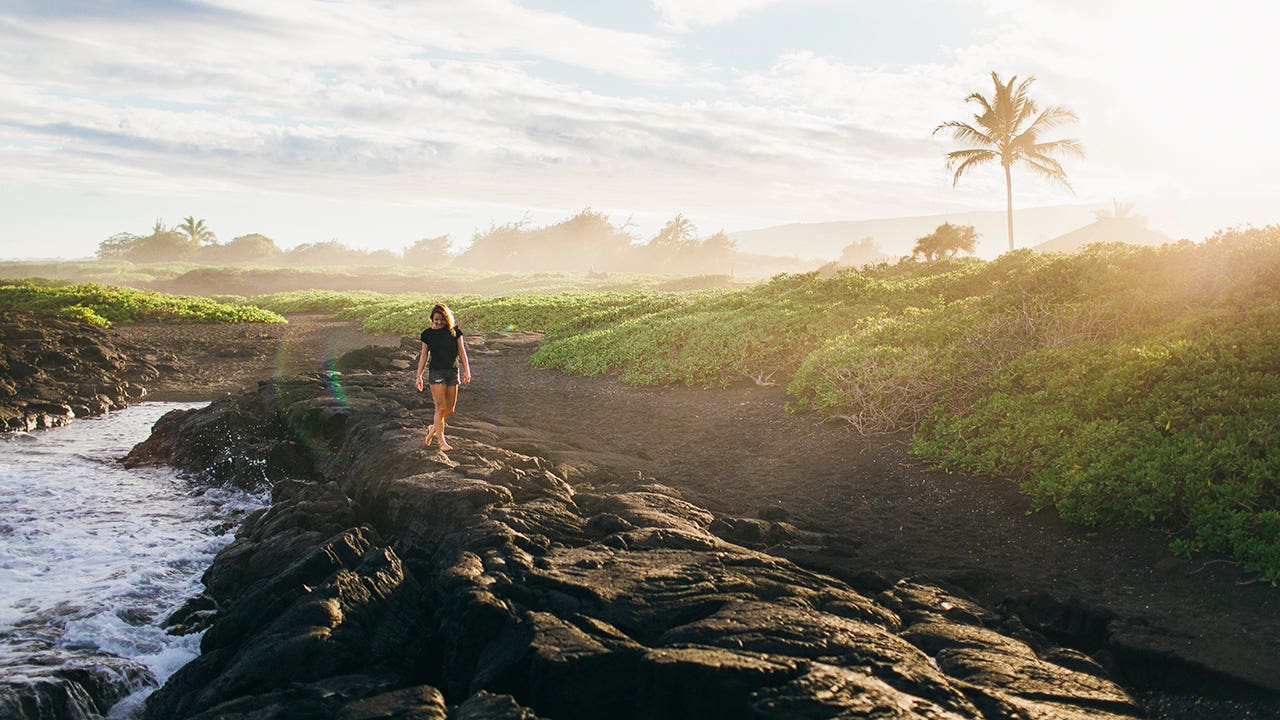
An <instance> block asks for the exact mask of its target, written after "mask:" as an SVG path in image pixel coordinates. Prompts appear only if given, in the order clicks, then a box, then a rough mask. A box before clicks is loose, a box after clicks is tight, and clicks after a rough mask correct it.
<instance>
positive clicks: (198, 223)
mask: <svg viewBox="0 0 1280 720" xmlns="http://www.w3.org/2000/svg"><path fill="white" fill-rule="evenodd" d="M174 229H175V230H177V231H178V232H180V233H182V234H183V235H186V236H187V239H188V240H189V241H190V242H191V245H192V246H193V247H199V246H201V245H203V244H205V243H216V242H218V237H217V236H216V235H214V234H213V231H212V230H210V229H209V228H208V226H206V225H205V224H204V219H203V218H201V219H200V220H196V219H195V216H194V215H193V216H190V217H187V218H184V219H183V221H182V224H181V225H179V226H178V227H176V228H174Z"/></svg>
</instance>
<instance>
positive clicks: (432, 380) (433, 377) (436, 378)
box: [427, 368, 458, 385]
mask: <svg viewBox="0 0 1280 720" xmlns="http://www.w3.org/2000/svg"><path fill="white" fill-rule="evenodd" d="M427 384H428V385H457V384H458V369H457V368H448V369H446V370H437V369H436V368H427Z"/></svg>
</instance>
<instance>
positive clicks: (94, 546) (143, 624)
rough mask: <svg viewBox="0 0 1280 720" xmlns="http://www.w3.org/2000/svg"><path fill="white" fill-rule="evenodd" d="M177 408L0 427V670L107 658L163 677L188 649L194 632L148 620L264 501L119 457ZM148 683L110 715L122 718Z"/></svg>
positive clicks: (178, 599)
mask: <svg viewBox="0 0 1280 720" xmlns="http://www.w3.org/2000/svg"><path fill="white" fill-rule="evenodd" d="M190 407H197V406H195V405H191V404H176V403H143V404H139V405H134V406H133V407H130V408H128V409H126V410H123V411H120V412H115V413H110V414H108V415H106V416H103V417H98V418H85V419H77V420H76V421H75V422H73V423H71V424H70V425H69V426H67V427H62V428H56V429H53V430H47V431H41V432H37V433H33V434H18V435H9V436H3V437H0V674H2V675H3V676H5V677H6V678H8V679H10V680H15V679H22V678H28V679H37V678H39V677H41V676H44V677H47V676H48V674H49V673H50V672H52V671H53V670H56V669H57V668H58V667H59V666H62V667H65V666H68V665H74V666H84V665H86V664H92V663H93V662H94V658H110V657H112V656H114V657H120V658H125V659H128V660H131V661H133V662H136V663H139V664H141V665H143V666H145V667H146V668H147V669H148V670H149V671H150V673H151V675H153V676H154V677H155V679H156V681H158V682H164V680H165V679H166V678H168V677H169V676H170V675H172V674H173V673H174V672H175V671H176V670H177V669H178V668H180V667H181V666H182V665H183V664H185V663H186V662H188V661H190V660H191V659H192V658H194V657H195V656H196V654H197V652H198V647H199V637H198V636H195V635H188V636H186V637H174V636H171V635H167V634H166V633H165V632H164V630H163V628H161V627H160V624H161V623H162V622H163V621H164V620H165V619H166V618H167V617H168V616H169V615H170V614H171V613H172V612H173V611H175V610H176V609H178V607H180V606H181V605H182V603H183V602H184V601H186V599H187V598H189V597H191V596H192V595H195V594H196V593H198V592H199V591H200V575H201V574H202V573H203V571H204V569H205V568H206V567H208V565H209V563H210V561H211V560H212V559H213V555H214V554H215V553H216V552H217V551H218V550H219V549H220V548H221V547H223V546H224V545H225V544H227V543H228V542H230V540H231V538H232V535H231V533H232V531H233V529H234V527H235V525H236V524H237V523H236V522H234V521H235V520H236V519H237V518H239V517H241V516H242V515H243V514H244V513H246V512H248V511H249V510H252V509H254V508H257V507H260V506H261V505H262V503H263V501H264V499H263V498H261V497H254V496H251V495H248V494H246V493H243V492H241V491H237V490H223V489H212V490H201V489H198V488H197V487H195V486H193V485H192V484H191V483H189V482H188V481H186V480H184V479H183V478H181V477H178V476H177V475H176V474H175V473H174V472H173V471H171V470H169V469H168V468H141V469H134V470H128V469H125V468H124V467H123V466H121V465H120V464H119V463H118V459H119V458H120V457H121V456H123V455H124V454H125V453H127V452H128V451H129V449H130V448H132V447H133V445H134V444H136V443H137V442H139V441H141V440H143V439H145V438H146V436H147V435H148V434H149V433H150V428H151V426H152V424H154V423H155V421H156V420H157V419H158V418H159V417H160V416H161V415H163V414H164V413H165V412H168V411H170V410H174V409H180V408H190ZM51 658H52V659H53V660H54V661H56V662H55V664H53V665H51V664H50V659H51ZM150 689H151V688H146V689H144V690H142V692H140V693H137V694H135V696H133V697H130V698H129V699H128V700H126V701H123V702H121V703H120V704H119V705H117V706H116V708H114V709H113V710H112V712H111V715H110V717H127V715H128V714H129V713H130V712H132V711H133V710H134V709H136V708H137V707H139V706H140V703H141V700H142V697H143V696H144V695H145V694H146V693H147V692H149V691H150Z"/></svg>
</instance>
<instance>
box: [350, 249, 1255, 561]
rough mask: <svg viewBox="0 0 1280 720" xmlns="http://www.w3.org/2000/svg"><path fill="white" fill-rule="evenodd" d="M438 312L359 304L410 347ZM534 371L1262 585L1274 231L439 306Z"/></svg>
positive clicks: (407, 304)
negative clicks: (607, 382)
mask: <svg viewBox="0 0 1280 720" xmlns="http://www.w3.org/2000/svg"><path fill="white" fill-rule="evenodd" d="M435 300H436V298H431V299H426V298H424V299H420V300H416V301H404V300H401V301H398V302H397V301H387V302H383V303H378V302H368V303H364V304H362V305H359V306H358V307H356V309H354V310H350V309H349V310H344V311H343V312H351V313H354V314H355V316H359V317H362V318H364V319H365V322H366V328H367V329H369V330H373V331H376V332H385V333H393V334H416V333H417V331H418V330H420V329H421V327H423V326H424V323H425V319H426V316H427V312H428V311H429V308H430V304H431V303H432V302H434V301H435ZM446 300H448V301H449V302H450V303H451V304H452V305H453V306H454V308H455V309H456V310H457V311H458V313H459V315H460V316H461V317H462V318H463V319H464V320H465V323H466V325H465V326H466V327H471V328H474V329H476V330H498V329H508V328H512V329H536V330H543V331H545V332H546V337H545V340H544V342H543V343H542V345H541V347H540V349H539V350H538V351H537V352H536V353H535V354H534V356H533V362H534V364H536V365H539V366H542V367H553V368H560V369H563V370H566V371H569V372H577V373H584V374H592V375H596V374H615V375H617V376H618V377H619V378H620V379H621V380H622V381H624V382H629V383H637V384H648V383H688V384H694V385H723V384H727V383H732V382H741V381H755V382H761V383H780V384H786V385H787V388H788V393H789V397H790V403H791V407H792V408H793V409H796V410H812V411H816V412H819V413H824V414H826V415H829V416H832V417H840V418H844V419H845V420H847V421H849V422H851V423H853V424H855V425H856V426H858V427H859V428H860V429H861V430H863V431H866V432H908V433H910V434H911V436H912V448H913V452H915V453H917V454H918V455H920V456H922V457H924V458H927V459H929V460H931V461H932V462H934V463H936V464H938V465H940V466H942V467H946V468H956V469H962V470H965V471H968V472H979V473H993V474H998V475H1002V476H1006V477H1010V478H1012V479H1013V480H1015V481H1017V482H1019V483H1020V484H1021V486H1022V488H1023V489H1024V490H1025V491H1026V492H1028V493H1030V494H1031V495H1032V497H1033V498H1034V499H1035V502H1036V504H1037V506H1039V507H1042V508H1050V507H1051V508H1054V509H1056V510H1057V511H1058V512H1059V513H1060V514H1061V515H1062V516H1063V517H1064V518H1066V519H1068V520H1072V521H1076V522H1081V523H1086V524H1094V525H1097V524H1117V523H1122V524H1128V525H1134V526H1155V527H1160V528H1164V529H1167V530H1168V531H1169V532H1170V533H1172V536H1173V538H1174V540H1173V546H1174V549H1175V550H1177V551H1178V552H1181V553H1191V552H1195V551H1200V550H1213V551H1219V552H1223V553H1227V554H1229V555H1231V556H1233V557H1235V558H1236V559H1237V560H1238V561H1239V562H1240V563H1241V564H1242V565H1243V566H1244V567H1245V568H1247V569H1249V570H1251V571H1254V572H1256V573H1258V575H1259V577H1260V578H1261V579H1262V580H1264V581H1266V582H1270V583H1273V584H1274V583H1276V582H1277V581H1280V453H1278V452H1277V450H1278V449H1280V227H1269V228H1262V229H1248V230H1238V231H1228V232H1223V233H1219V234H1217V235H1215V236H1213V237H1211V238H1209V239H1207V240H1206V241H1205V242H1203V243H1190V242H1183V243H1180V244H1177V245H1167V246H1164V247H1162V248H1142V247H1133V246H1124V245H1109V246H1097V247H1094V248H1091V249H1089V250H1088V251H1086V252H1084V253H1081V254H1078V255H1057V254H1037V253H1033V252H1030V251H1025V250H1024V251H1018V252H1013V253H1008V254H1006V255H1003V256H1001V257H1000V258H998V259H996V260H994V261H990V262H984V261H981V260H977V259H973V258H956V259H951V258H948V259H942V260H938V261H935V262H928V263H921V262H909V261H908V262H901V263H898V264H894V265H880V266H877V267H873V268H869V269H864V270H861V271H854V270H849V271H840V272H835V273H818V272H814V273H806V274H801V275H783V276H779V277H776V278H774V279H773V280H771V281H769V282H765V283H760V284H758V285H754V286H751V287H748V288H745V289H740V290H711V291H699V292H670V293H662V292H651V291H646V292H640V291H636V292H622V293H562V294H557V295H549V296H512V297H500V298H479V297H474V296H459V297H454V298H446Z"/></svg>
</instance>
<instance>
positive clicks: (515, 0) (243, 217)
mask: <svg viewBox="0 0 1280 720" xmlns="http://www.w3.org/2000/svg"><path fill="white" fill-rule="evenodd" d="M1277 26H1280V6H1277V5H1274V4H1272V3H1269V2H1263V1H1261V0H1256V1H1255V0H1222V1H1221V2H1217V3H1205V2H1184V1H1182V0H1162V1H1159V2H1157V1H1154V0H1151V1H1148V0H1110V1H1106V2H1104V1H1103V0H1028V1H1026V2H1019V1H1017V0H930V1H929V2H925V1H924V0H897V1H896V2H893V3H886V2H872V1H871V0H866V1H863V0H808V1H804V0H606V1H602V2H597V3H584V2H581V1H580V0H401V1H398V2H386V1H385V0H384V1H382V2H374V1H366V0H323V1H310V0H270V2H263V0H173V1H171V2H165V1H162V0H0V257H7V258H35V257H46V258H53V257H61V258H76V257H87V256H91V255H92V254H93V253H94V251H95V250H96V249H97V246H98V243H100V242H101V241H102V240H104V239H106V238H107V237H109V236H111V235H113V234H115V233H119V232H134V233H139V234H146V233H147V232H149V231H150V229H151V227H152V225H153V224H154V223H155V221H156V220H157V219H162V220H163V221H164V222H165V223H166V224H169V225H176V224H177V223H178V222H180V221H181V220H182V219H183V218H185V217H187V216H193V217H195V218H199V219H204V220H205V221H206V224H207V225H208V226H209V227H210V228H211V229H213V230H214V232H216V233H217V235H218V237H219V238H220V239H221V240H223V241H227V240H230V239H232V238H234V237H237V236H239V235H245V234H249V233H262V234H265V235H267V236H268V237H271V238H273V239H274V240H275V241H276V242H277V243H278V244H279V245H280V246H281V247H285V248H288V247H293V246H296V245H299V244H302V243H311V242H323V241H329V240H338V241H340V242H343V243H345V244H347V245H349V246H352V247H358V248H365V249H384V248H385V249H393V250H398V249H402V248H404V247H406V246H408V245H411V244H412V243H413V242H414V241H416V240H418V239H420V238H424V237H432V236H437V235H442V234H448V235H449V236H450V237H451V238H452V239H453V241H454V243H455V247H457V248H461V247H463V246H465V245H466V243H468V242H470V239H471V238H472V236H473V235H474V234H476V233H478V232H484V231H485V230H487V229H489V228H490V227H493V226H496V225H503V224H506V223H513V222H528V223H530V224H532V225H534V226H537V225H545V224H551V223H554V222H557V221H559V220H563V219H566V218H568V217H571V216H572V215H574V214H576V213H577V212H578V211H580V210H582V209H584V208H588V207H590V208H591V209H593V210H596V211H599V212H603V213H605V214H607V215H608V216H609V217H610V219H611V220H612V221H613V222H614V223H615V224H618V225H622V224H624V223H627V227H628V229H630V231H631V232H633V233H634V234H635V236H636V238H637V241H643V240H647V239H648V238H649V237H651V236H652V235H653V234H654V233H656V232H657V230H658V228H659V227H661V225H662V224H663V223H664V222H666V221H667V220H669V219H671V218H672V217H673V216H674V215H675V214H676V213H683V214H684V215H686V216H687V217H688V218H689V219H691V220H692V221H693V222H694V224H695V225H696V226H697V228H698V230H699V232H700V234H702V235H704V236H705V235H709V234H711V233H713V232H715V231H717V230H721V229H724V230H727V231H729V232H731V233H732V232H734V231H738V230H748V229H755V228H761V227H768V226H772V225H779V224H785V223H795V222H829V221H837V220H863V219H874V218H890V217H900V216H911V215H935V214H942V213H948V212H960V211H972V210H1002V209H1003V207H1004V187H1003V182H1004V180H1003V175H1002V173H1001V172H1000V169H999V167H998V166H990V167H986V168H981V169H976V170H974V171H972V172H971V173H969V174H967V175H966V176H965V177H963V178H961V180H960V181H959V183H958V184H957V185H954V186H953V184H952V173H951V172H950V171H948V170H947V168H946V164H945V160H944V156H945V155H946V153H947V152H949V151H951V150H955V149H959V148H960V147H962V146H960V145H957V144H956V143H955V141H953V140H951V139H949V138H948V137H946V136H944V135H942V134H939V135H934V134H933V130H934V129H935V128H936V127H937V126H938V125H939V124H940V123H942V122H945V121H948V120H970V119H971V118H972V114H973V111H974V109H975V108H974V106H973V105H972V104H971V103H966V102H965V100H964V99H965V97H966V96H968V95H969V94H970V93H972V92H975V91H976V92H981V93H983V94H984V95H990V93H991V73H992V72H993V71H994V72H997V73H999V74H1000V75H1001V77H1002V78H1008V77H1009V76H1011V75H1017V76H1018V77H1020V78H1025V77H1029V76H1034V77H1035V78H1036V81H1035V84H1034V85H1032V88H1031V90H1032V96H1033V97H1034V98H1035V99H1036V100H1037V101H1038V102H1039V103H1040V105H1041V106H1048V105H1054V104H1061V105H1065V106H1066V107H1068V108H1070V109H1071V110H1073V111H1074V112H1075V113H1076V114H1077V115H1078V117H1079V122H1078V123H1075V124H1073V125H1069V126H1066V127H1064V128H1062V129H1061V130H1059V131H1058V133H1059V135H1055V136H1054V137H1057V136H1061V137H1073V138H1076V139H1078V140H1079V141H1080V142H1081V143H1082V144H1083V145H1084V147H1085V150H1086V153H1087V157H1086V158H1085V159H1082V160H1075V159H1068V160H1066V161H1064V165H1065V168H1066V170H1067V174H1068V176H1069V178H1070V180H1071V184H1072V186H1073V188H1074V191H1075V192H1074V194H1073V193H1072V192H1069V191H1068V190H1067V189H1065V188H1063V187H1062V186H1060V185H1056V184H1052V183H1049V182H1047V181H1044V180H1041V179H1038V178H1036V177H1034V176H1033V175H1031V174H1030V173H1028V172H1025V171H1024V172H1018V171H1017V170H1015V172H1014V202H1015V206H1016V207H1037V206H1046V205H1062V204H1086V205H1091V206H1097V207H1099V208H1101V207H1104V206H1110V204H1111V201H1112V200H1113V199H1117V200H1120V201H1123V202H1131V203H1133V204H1134V205H1135V207H1136V209H1137V212H1138V213H1139V214H1142V215H1145V216H1147V217H1148V218H1149V220H1150V225H1151V227H1153V228H1155V229H1158V230H1162V231H1164V232H1166V233H1167V234H1170V235H1172V236H1173V237H1191V238H1193V239H1198V238H1200V237H1203V236H1204V235H1205V234H1207V233H1209V232H1212V231H1213V230H1215V229H1217V228H1222V227H1231V226H1239V225H1247V224H1253V225H1259V226H1260V225H1267V224H1271V223H1277V222H1280V140H1277V139H1276V133H1275V125H1276V120H1275V117H1276V110H1277V109H1278V108H1277V105H1280V100H1277V97H1276V93H1275V91H1274V86H1275V83H1276V81H1275V79H1274V77H1272V75H1271V74H1272V72H1273V70H1274V68H1276V67H1280V51H1277V50H1276V49H1275V46H1276V44H1275V43H1274V42H1273V38H1272V37H1271V35H1272V33H1273V30H1274V28H1275V27H1277Z"/></svg>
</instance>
